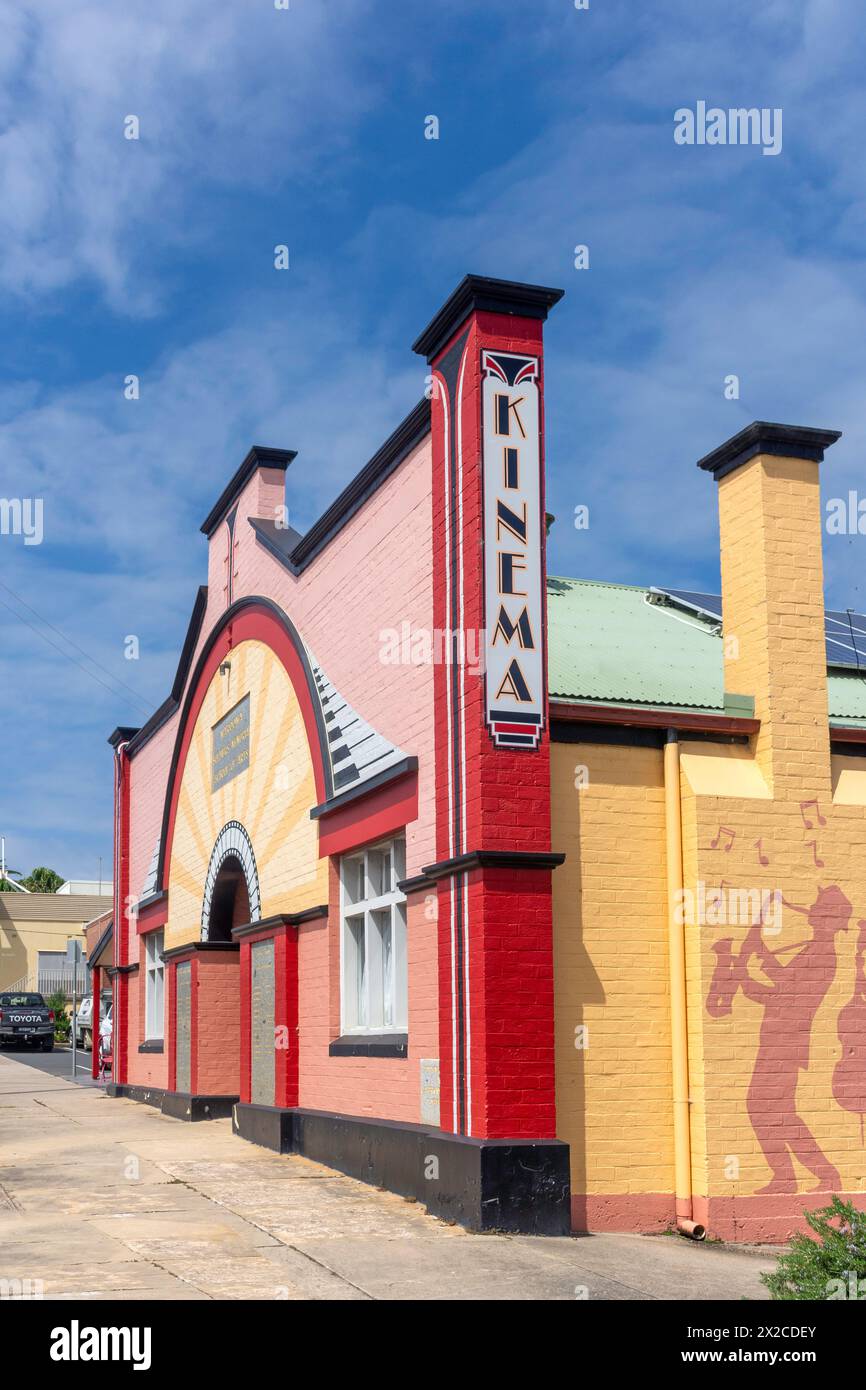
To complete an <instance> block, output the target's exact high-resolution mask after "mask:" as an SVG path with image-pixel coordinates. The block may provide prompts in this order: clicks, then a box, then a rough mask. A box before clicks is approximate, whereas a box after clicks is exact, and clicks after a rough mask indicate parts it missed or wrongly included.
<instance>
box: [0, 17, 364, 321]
mask: <svg viewBox="0 0 866 1390" xmlns="http://www.w3.org/2000/svg"><path fill="white" fill-rule="evenodd" d="M369 9H370V0H342V3H341V5H340V13H339V21H337V18H336V16H335V12H334V9H333V7H332V6H330V5H320V4H313V3H297V4H294V5H292V7H291V9H290V10H288V11H281V10H279V11H278V10H276V9H275V8H274V7H273V6H272V5H267V4H262V5H249V4H247V5H220V4H214V3H213V0H183V3H178V0H147V3H146V4H145V3H128V4H124V5H106V4H103V3H100V4H94V3H87V0H66V3H65V4H63V5H57V6H51V7H46V6H45V5H44V4H40V3H38V0H20V3H19V4H17V5H9V4H7V5H6V6H5V7H4V8H3V10H2V12H0V79H2V85H3V88H4V92H5V95H4V96H3V97H2V98H0V242H2V245H3V251H4V254H3V257H2V260H0V285H2V286H3V287H5V288H6V289H7V290H10V291H14V292H16V293H22V294H25V295H28V294H29V295H41V294H45V293H49V292H51V291H54V290H57V289H58V288H60V287H62V286H65V285H68V284H71V283H73V282H75V281H77V280H78V279H83V280H84V281H85V282H92V283H94V284H95V285H96V286H98V288H99V289H100V291H102V292H104V293H105V295H106V296H107V298H108V301H109V303H110V304H111V305H112V307H113V308H115V309H119V310H122V311H133V312H138V313H147V312H151V311H153V310H154V308H155V307H156V306H157V305H158V303H159V290H158V288H157V287H156V286H155V285H154V283H153V281H151V280H148V279H146V278H145V277H143V276H142V275H141V274H140V271H141V266H142V262H143V261H146V260H147V258H148V257H149V256H150V255H151V254H152V253H154V252H155V251H158V250H159V249H163V248H165V246H167V245H169V246H174V247H177V246H178V245H183V244H185V243H186V244H192V245H195V244H198V243H206V242H207V241H208V239H209V237H210V235H211V228H210V225H209V223H208V221H207V219H206V218H204V217H202V216H200V215H197V205H198V200H199V199H200V198H201V195H202V193H203V192H205V191H207V190H208V189H214V188H216V189H219V188H228V189H233V188H261V189H266V190H268V191H270V192H272V191H273V190H274V189H275V188H277V187H279V185H280V184H281V183H282V182H283V181H284V180H285V179H286V178H287V177H289V176H292V177H293V178H295V179H300V180H304V179H312V180H318V179H320V178H321V177H322V176H323V172H324V170H325V169H327V170H328V173H329V175H330V174H332V173H333V167H332V163H331V162H332V161H333V160H334V159H335V158H337V157H338V156H339V155H340V152H341V151H343V150H345V148H346V146H347V142H348V140H349V139H350V136H351V132H352V130H353V128H354V126H355V125H356V123H357V121H358V120H359V118H360V115H361V113H362V112H363V111H364V110H365V109H366V107H367V106H368V105H369V102H370V99H371V89H370V87H369V85H368V83H367V80H366V79H365V77H364V76H363V69H364V58H365V53H367V52H368V51H369V48H370V46H371V45H372V43H373V35H372V34H371V33H370V30H369V26H368V25H366V24H365V22H364V21H365V19H366V17H367V15H368V12H369ZM130 114H133V115H136V116H137V117H138V118H139V121H140V139H139V140H137V141H135V140H127V139H125V138H124V118H125V117H126V116H127V115H130ZM155 214H158V215H156V216H155ZM136 272H139V273H136Z"/></svg>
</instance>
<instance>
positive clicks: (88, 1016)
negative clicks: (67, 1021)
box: [73, 994, 111, 1051]
mask: <svg viewBox="0 0 866 1390" xmlns="http://www.w3.org/2000/svg"><path fill="white" fill-rule="evenodd" d="M110 1008H111V995H108V996H105V995H103V997H102V1008H101V1013H102V1017H103V1019H104V1018H105V1012H106V1009H110ZM73 1026H74V1028H75V1043H76V1046H77V1047H83V1048H85V1049H86V1050H87V1051H90V1049H91V1048H92V1047H93V995H92V994H88V995H87V996H86V997H85V998H84V999H82V1001H81V1003H80V1005H79V1006H78V1009H77V1010H76V1013H75V1022H74V1025H73Z"/></svg>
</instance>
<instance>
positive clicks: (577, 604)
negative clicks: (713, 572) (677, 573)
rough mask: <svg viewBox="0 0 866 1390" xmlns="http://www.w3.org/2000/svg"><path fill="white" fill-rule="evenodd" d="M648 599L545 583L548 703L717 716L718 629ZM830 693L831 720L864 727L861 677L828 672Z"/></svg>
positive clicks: (720, 704) (720, 691) (619, 587)
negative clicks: (624, 706)
mask: <svg viewBox="0 0 866 1390" xmlns="http://www.w3.org/2000/svg"><path fill="white" fill-rule="evenodd" d="M649 594H650V591H649V589H646V588H642V587H640V586H636V585H632V584H605V583H601V582H596V581H593V580H586V579H560V578H553V577H550V578H549V579H548V581H547V613H548V682H549V687H550V695H551V698H552V699H561V700H589V701H595V702H598V701H604V702H610V703H612V704H642V705H662V706H667V707H674V708H679V709H706V710H716V711H718V712H719V713H721V712H722V710H723V709H724V708H725V702H724V676H723V660H722V639H721V636H720V634H719V632H718V630H717V627H716V625H714V624H713V623H710V622H705V621H702V620H701V619H700V618H698V617H696V616H695V615H693V614H690V613H686V612H683V611H681V610H679V609H675V608H670V607H664V606H662V605H658V604H654V603H650V602H649ZM828 690H829V705H830V716H831V718H833V719H844V720H850V721H851V723H852V724H853V723H855V722H856V721H858V720H863V721H866V674H864V675H862V676H861V675H859V674H858V673H857V672H856V671H851V672H842V671H830V672H829V673H828ZM742 693H745V694H749V693H751V692H749V691H746V692H742Z"/></svg>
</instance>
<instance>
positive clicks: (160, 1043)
mask: <svg viewBox="0 0 866 1390" xmlns="http://www.w3.org/2000/svg"><path fill="white" fill-rule="evenodd" d="M138 1050H139V1052H164V1051H165V1041H164V1039H163V1038H150V1039H149V1040H148V1041H147V1042H143V1043H139V1044H138Z"/></svg>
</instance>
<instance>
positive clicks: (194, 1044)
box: [189, 955, 199, 1096]
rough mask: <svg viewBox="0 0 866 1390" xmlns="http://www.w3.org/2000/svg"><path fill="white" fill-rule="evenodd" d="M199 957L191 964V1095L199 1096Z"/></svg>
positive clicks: (193, 958) (192, 960)
mask: <svg viewBox="0 0 866 1390" xmlns="http://www.w3.org/2000/svg"><path fill="white" fill-rule="evenodd" d="M198 964H199V963H198V956H195V955H194V956H193V957H192V959H191V961H190V963H189V1093H190V1095H192V1096H195V1095H198V1006H199V997H198V989H199V982H198Z"/></svg>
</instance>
